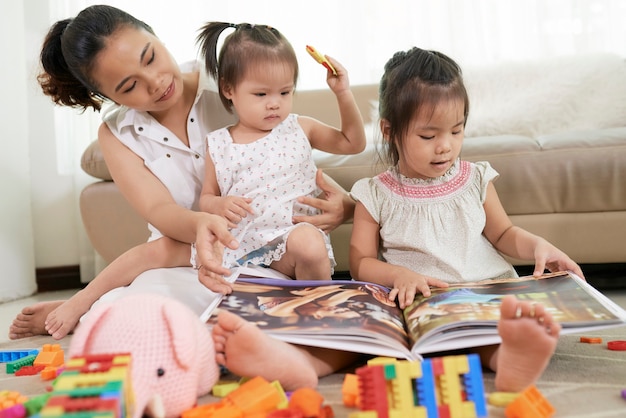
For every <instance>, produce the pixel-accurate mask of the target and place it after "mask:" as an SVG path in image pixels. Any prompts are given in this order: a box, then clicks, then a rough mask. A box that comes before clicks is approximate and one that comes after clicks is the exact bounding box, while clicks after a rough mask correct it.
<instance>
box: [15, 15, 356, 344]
mask: <svg viewBox="0 0 626 418" xmlns="http://www.w3.org/2000/svg"><path fill="white" fill-rule="evenodd" d="M41 63H42V66H43V71H42V73H41V75H40V76H39V82H40V84H41V87H42V89H43V91H44V93H45V94H47V95H49V96H50V97H51V99H52V100H53V101H54V102H55V103H56V104H58V105H62V106H72V107H77V108H82V109H87V108H89V107H91V108H93V109H96V110H100V109H101V107H102V105H103V103H104V102H105V101H108V102H112V103H114V104H115V105H114V106H113V107H112V109H110V110H109V111H108V112H107V113H106V114H105V116H104V122H103V123H102V125H101V127H100V129H99V131H98V141H99V144H100V147H101V149H102V153H103V155H104V158H105V160H106V163H107V166H108V168H109V170H110V172H111V175H112V177H113V179H114V180H115V182H116V184H117V185H118V187H119V188H120V190H121V192H122V194H123V195H124V196H125V198H126V199H127V200H128V201H129V202H130V204H131V206H132V207H133V208H134V209H135V210H136V211H137V212H138V213H139V214H140V215H141V216H142V217H143V218H144V219H146V220H147V221H148V223H149V224H150V230H151V232H152V235H151V236H150V239H149V241H148V242H147V243H145V244H142V245H140V246H138V247H135V248H133V249H131V250H129V251H128V252H126V253H125V254H123V255H122V256H120V257H119V258H118V259H117V260H115V261H114V262H113V263H111V264H110V265H109V266H107V268H105V269H104V270H103V271H102V272H101V273H100V274H99V275H98V277H96V278H95V279H94V280H93V281H92V282H91V283H89V285H88V286H86V287H85V288H84V289H83V290H81V291H79V292H78V293H77V294H76V295H75V296H73V297H72V298H71V299H69V300H67V301H55V302H48V303H43V304H37V305H34V306H30V307H27V308H25V309H24V310H23V311H22V312H21V313H20V314H19V315H18V316H17V317H16V319H15V320H14V321H13V324H12V325H11V327H10V330H9V336H10V338H12V339H16V338H22V337H27V336H31V335H35V334H46V333H49V334H51V335H52V336H53V337H54V338H57V339H58V338H62V337H63V336H64V335H66V334H67V333H68V332H70V331H71V330H72V329H73V328H74V327H75V326H76V324H77V322H78V320H79V318H80V316H81V315H82V314H84V313H85V312H86V311H88V310H89V308H90V307H91V305H92V304H93V303H94V302H95V301H96V300H97V299H98V298H99V297H100V296H101V295H103V294H104V293H106V292H107V291H109V290H112V289H114V288H118V287H120V286H125V285H128V284H129V283H131V282H132V281H133V280H134V278H135V277H136V276H137V275H138V274H139V273H141V272H143V271H146V270H148V269H151V268H155V267H164V266H171V267H174V266H188V265H190V257H191V253H192V250H195V249H196V248H197V257H196V261H197V267H198V268H199V269H200V270H201V273H202V274H201V275H200V279H201V280H203V283H204V284H205V285H206V286H207V287H208V288H210V289H211V290H213V291H216V292H221V293H228V292H230V289H231V287H230V284H229V283H228V282H226V281H225V280H224V278H223V275H226V274H229V270H228V269H226V268H224V267H222V264H221V253H222V251H223V248H224V246H226V247H229V248H236V247H237V245H238V243H237V242H236V241H235V239H234V236H233V235H232V234H231V233H230V232H229V231H228V222H227V221H226V220H225V219H224V218H222V217H221V216H217V215H214V214H209V213H206V212H201V211H199V206H198V201H199V198H200V190H201V187H202V179H203V177H204V154H205V137H206V134H207V133H208V132H210V131H212V130H214V129H217V128H219V127H221V126H220V125H216V123H215V119H222V120H223V115H222V117H221V118H220V117H216V115H215V113H216V112H219V111H221V112H224V111H223V109H221V106H220V104H219V98H218V95H217V92H216V87H215V85H214V84H213V83H212V82H211V80H210V78H209V77H208V76H207V74H206V72H205V71H204V69H203V67H202V66H201V65H198V64H197V63H195V62H193V63H190V64H185V65H183V66H181V67H179V65H178V64H177V63H176V62H175V61H174V59H173V57H172V56H171V55H170V53H169V51H168V50H167V48H166V47H165V45H164V44H163V43H162V42H161V41H160V40H159V38H158V37H157V36H156V35H155V34H154V32H153V30H152V29H151V28H150V26H148V25H147V24H146V23H144V22H142V21H140V20H138V19H136V18H135V17H133V16H131V15H129V14H128V13H125V12H124V11H122V10H119V9H117V8H114V7H111V6H92V7H88V8H86V9H84V10H83V11H81V12H80V13H79V14H78V15H77V16H76V17H75V18H71V19H65V20H61V21H59V22H57V23H55V24H54V25H53V26H52V27H51V28H50V31H49V33H48V34H47V36H46V39H45V41H44V44H43V47H42V51H41ZM224 113H225V112H224ZM319 186H320V188H321V189H322V191H323V192H324V194H325V196H326V199H317V198H315V197H311V196H306V197H302V198H301V203H303V204H305V205H310V206H313V207H315V208H318V209H320V210H321V212H322V214H321V215H316V216H303V217H297V218H296V219H294V221H295V222H300V221H306V222H309V223H312V224H314V225H318V226H320V227H321V228H322V229H324V230H326V231H329V230H332V229H333V228H335V227H336V226H338V225H339V224H340V223H341V222H343V221H344V219H346V218H350V217H351V216H352V211H353V209H354V204H353V203H352V200H351V199H350V198H349V197H348V195H347V193H345V191H343V190H341V189H340V188H338V187H337V186H336V185H334V186H333V185H330V184H329V183H328V182H327V181H325V180H322V181H321V182H320V184H319ZM192 244H193V245H192Z"/></svg>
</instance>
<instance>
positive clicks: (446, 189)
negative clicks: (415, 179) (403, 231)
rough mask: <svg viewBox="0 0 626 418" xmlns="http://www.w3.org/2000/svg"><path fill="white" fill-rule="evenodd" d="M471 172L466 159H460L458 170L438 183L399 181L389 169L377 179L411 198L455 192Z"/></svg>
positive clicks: (433, 196)
mask: <svg viewBox="0 0 626 418" xmlns="http://www.w3.org/2000/svg"><path fill="white" fill-rule="evenodd" d="M471 173H472V167H471V164H470V163H469V162H468V161H460V162H459V170H458V172H457V173H456V174H455V175H453V177H451V178H449V179H447V180H444V182H443V183H439V184H410V183H400V182H399V181H398V178H397V177H396V174H394V173H391V172H389V171H386V172H384V173H382V174H380V175H379V176H378V180H379V181H380V182H381V184H382V185H383V186H385V187H386V188H387V189H389V190H390V191H391V192H392V193H394V194H397V195H399V196H402V197H408V198H411V199H424V198H437V197H444V196H448V195H450V194H452V193H454V192H456V191H457V190H459V189H461V188H463V187H464V186H465V185H466V184H467V183H468V181H469V179H470V175H471Z"/></svg>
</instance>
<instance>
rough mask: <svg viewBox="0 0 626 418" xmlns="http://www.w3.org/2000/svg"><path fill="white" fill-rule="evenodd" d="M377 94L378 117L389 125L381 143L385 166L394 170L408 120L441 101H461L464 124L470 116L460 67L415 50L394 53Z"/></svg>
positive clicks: (437, 54) (441, 56)
mask: <svg viewBox="0 0 626 418" xmlns="http://www.w3.org/2000/svg"><path fill="white" fill-rule="evenodd" d="M378 93H379V110H378V112H379V116H380V118H381V120H382V119H384V120H386V121H387V122H388V123H389V138H388V140H387V141H383V144H384V145H383V149H384V151H385V157H386V159H387V160H388V161H387V162H388V163H390V164H392V165H393V166H396V165H397V164H398V161H399V158H400V155H399V152H400V151H399V150H401V149H402V141H403V138H404V137H405V135H406V134H407V133H408V130H409V125H410V123H411V119H412V118H413V117H414V116H415V115H416V114H417V113H418V112H421V111H422V110H423V109H424V108H425V107H426V106H429V107H430V108H431V110H432V111H434V108H435V107H436V105H437V104H438V103H441V102H442V101H455V100H457V101H459V100H460V101H462V102H463V105H464V116H465V121H467V117H468V115H469V98H468V95H467V91H466V89H465V85H464V83H463V75H462V71H461V67H460V66H459V65H458V64H457V63H456V62H455V61H454V60H452V59H451V58H450V57H448V56H446V55H444V54H442V53H441V52H437V51H426V50H423V49H420V48H416V47H414V48H411V49H409V50H408V51H401V52H396V53H395V54H394V55H393V57H391V59H390V60H389V61H387V63H386V64H385V72H384V74H383V76H382V79H381V81H380V85H379V92H378ZM427 110H428V109H427Z"/></svg>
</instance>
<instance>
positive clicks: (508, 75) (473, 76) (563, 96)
mask: <svg viewBox="0 0 626 418" xmlns="http://www.w3.org/2000/svg"><path fill="white" fill-rule="evenodd" d="M465 81H466V85H467V88H468V92H469V95H470V101H471V105H470V118H469V121H468V124H467V128H466V139H465V144H464V147H463V152H462V158H465V159H467V160H470V161H479V160H487V161H489V162H490V163H491V164H492V165H493V167H494V168H495V169H496V170H497V171H498V172H499V173H500V177H499V178H498V179H497V181H496V182H495V186H496V189H497V190H498V194H499V196H500V199H501V201H502V204H503V205H504V208H505V209H506V211H507V213H508V214H509V215H510V217H511V219H512V221H513V222H514V223H515V224H517V225H519V226H521V227H524V228H526V229H528V230H529V231H532V232H534V233H537V234H540V235H542V236H543V237H545V238H547V239H548V240H550V241H551V242H552V243H554V244H555V245H557V246H558V247H559V248H561V249H563V250H564V251H565V252H566V253H568V254H569V255H570V256H571V257H572V258H573V259H575V260H576V261H577V262H579V263H625V262H626V63H625V62H624V61H623V60H622V59H621V58H620V57H616V56H611V55H593V56H578V57H571V58H559V59H553V60H544V61H542V62H533V63H517V64H509V65H500V66H497V67H493V68H482V69H480V70H478V69H476V70H472V69H470V70H467V71H466V72H465ZM353 91H354V94H355V96H356V98H357V101H358V103H359V106H360V108H361V111H362V114H363V116H364V119H365V123H366V126H365V127H366V131H367V133H368V135H369V137H370V140H369V143H368V147H367V149H366V150H365V151H364V152H363V153H361V154H358V155H355V156H335V155H328V154H324V153H321V152H317V151H316V154H315V159H316V162H317V164H318V166H319V167H320V168H322V169H324V171H325V172H326V173H328V174H329V175H330V176H331V177H333V178H334V179H335V180H336V181H337V182H338V183H339V184H341V185H342V186H343V187H344V188H345V189H346V190H350V188H351V186H352V184H353V183H354V182H355V181H356V180H357V179H359V178H362V177H371V176H372V175H375V174H376V173H378V172H379V171H380V170H381V169H382V167H381V166H380V165H379V164H377V162H376V161H377V160H376V142H377V140H378V135H377V131H378V130H377V122H376V121H375V120H373V118H375V111H374V110H375V108H376V99H377V86H376V85H365V86H354V87H353ZM295 111H296V113H300V114H304V115H310V116H313V117H316V118H318V119H320V120H322V121H325V122H327V123H329V124H331V125H337V123H338V114H337V108H336V104H335V100H334V96H333V95H332V93H331V92H330V91H329V90H320V91H301V92H298V93H297V94H296V104H295ZM82 166H83V168H84V170H85V171H86V172H87V173H89V174H91V175H93V176H94V177H96V178H98V179H99V181H97V182H95V183H93V184H90V185H89V186H87V187H86V188H85V189H84V190H83V192H82V194H81V198H80V208H81V214H82V217H83V221H84V224H85V227H86V230H87V234H88V236H89V238H90V240H91V242H92V244H93V246H94V248H95V249H96V251H98V253H99V254H100V255H101V256H102V257H103V258H104V259H105V261H107V262H110V261H111V260H113V259H114V258H115V257H117V256H118V255H119V254H121V253H122V252H123V251H125V250H126V249H128V248H130V247H131V246H133V245H135V244H138V243H141V242H143V241H145V239H146V238H147V236H148V233H147V229H146V225H145V222H144V221H143V220H142V219H141V218H139V217H138V215H136V214H135V213H134V212H133V210H132V209H131V208H130V206H129V205H128V204H127V203H126V201H125V200H124V198H123V197H122V196H121V195H120V193H119V191H118V189H117V188H116V186H115V184H114V183H113V182H112V181H110V176H109V175H108V171H107V170H106V165H105V164H104V161H103V160H102V157H101V154H100V152H99V150H98V146H97V143H96V142H94V143H92V144H91V146H90V147H89V148H88V149H87V150H86V151H85V153H84V155H83V161H82ZM351 228H352V225H351V224H350V223H347V224H344V225H341V226H340V227H339V228H337V229H336V230H335V231H333V232H332V234H331V239H332V243H333V246H334V249H335V255H336V257H337V262H338V265H337V268H336V271H337V272H342V271H347V270H348V269H349V266H348V248H349V239H350V232H351ZM512 261H513V262H514V263H515V264H528V263H521V262H519V260H512Z"/></svg>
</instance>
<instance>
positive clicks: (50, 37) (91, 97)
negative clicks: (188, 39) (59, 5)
mask: <svg viewBox="0 0 626 418" xmlns="http://www.w3.org/2000/svg"><path fill="white" fill-rule="evenodd" d="M123 26H127V27H133V28H138V29H143V30H146V31H148V32H150V33H152V34H154V31H153V30H152V28H151V27H150V26H148V25H147V24H146V23H144V22H142V21H141V20H139V19H136V18H135V17H133V16H131V15H130V14H128V13H126V12H124V11H123V10H120V9H117V8H115V7H111V6H104V5H98V6H91V7H87V8H86V9H84V10H83V11H81V12H80V13H79V14H78V15H77V16H76V17H75V18H70V19H64V20H60V21H58V22H56V23H55V24H53V25H52V27H51V28H50V30H49V31H48V34H47V35H46V38H45V39H44V42H43V46H42V48H41V55H40V60H41V65H42V67H43V70H42V71H41V73H40V74H39V75H38V76H37V81H38V82H39V85H40V86H41V88H42V90H43V92H44V94H46V95H48V96H50V97H51V98H52V100H53V101H54V102H55V103H56V104H58V105H62V106H70V107H78V108H83V110H85V109H87V108H89V107H92V108H93V109H95V110H98V111H99V110H100V109H101V108H102V103H103V102H104V100H105V99H106V98H105V97H104V96H103V95H102V94H100V93H99V92H98V84H97V82H96V81H95V80H93V79H92V78H91V77H90V74H91V70H92V68H93V63H94V59H95V58H96V56H97V55H98V53H99V52H100V51H102V49H103V48H104V47H105V42H106V39H107V38H108V37H109V36H111V35H112V34H113V33H115V32H116V31H117V30H118V29H120V28H121V27H123Z"/></svg>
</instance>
